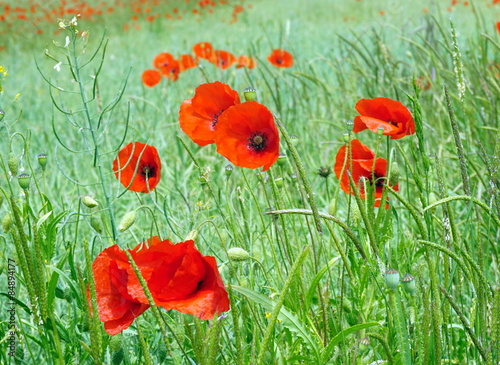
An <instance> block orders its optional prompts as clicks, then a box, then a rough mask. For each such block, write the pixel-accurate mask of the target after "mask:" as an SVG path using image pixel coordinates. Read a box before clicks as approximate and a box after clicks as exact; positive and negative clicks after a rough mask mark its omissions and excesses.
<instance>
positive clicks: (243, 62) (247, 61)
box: [236, 56, 257, 68]
mask: <svg viewBox="0 0 500 365" xmlns="http://www.w3.org/2000/svg"><path fill="white" fill-rule="evenodd" d="M256 64H257V63H256V62H255V58H253V57H250V56H238V57H237V58H236V68H241V67H246V68H254V67H255V66H256Z"/></svg>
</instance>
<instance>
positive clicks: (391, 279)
mask: <svg viewBox="0 0 500 365" xmlns="http://www.w3.org/2000/svg"><path fill="white" fill-rule="evenodd" d="M385 283H386V284H387V286H388V287H389V289H391V290H396V289H397V287H398V285H399V271H398V270H394V269H389V270H387V271H386V272H385Z"/></svg>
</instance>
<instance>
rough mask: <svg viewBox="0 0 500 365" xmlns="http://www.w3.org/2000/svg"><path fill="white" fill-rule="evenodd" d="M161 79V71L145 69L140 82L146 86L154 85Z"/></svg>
mask: <svg viewBox="0 0 500 365" xmlns="http://www.w3.org/2000/svg"><path fill="white" fill-rule="evenodd" d="M160 81H161V73H160V72H159V71H157V70H146V71H144V72H143V73H142V83H143V84H144V85H146V86H147V87H153V86H156V85H157V84H158V83H159V82H160Z"/></svg>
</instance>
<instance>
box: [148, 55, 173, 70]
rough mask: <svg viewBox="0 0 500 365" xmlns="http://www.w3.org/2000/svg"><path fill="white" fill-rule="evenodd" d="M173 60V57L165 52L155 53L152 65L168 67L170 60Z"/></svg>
mask: <svg viewBox="0 0 500 365" xmlns="http://www.w3.org/2000/svg"><path fill="white" fill-rule="evenodd" d="M173 61H175V57H174V56H173V55H172V54H170V53H167V52H162V53H159V54H158V55H156V57H155V58H154V59H153V67H154V68H156V69H158V70H161V69H163V68H165V67H168V66H169V65H170V63H171V62H173Z"/></svg>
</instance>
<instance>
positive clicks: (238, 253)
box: [227, 247, 250, 261]
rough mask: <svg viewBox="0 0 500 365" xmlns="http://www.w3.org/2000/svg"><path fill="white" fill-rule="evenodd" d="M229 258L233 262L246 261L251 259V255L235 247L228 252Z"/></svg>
mask: <svg viewBox="0 0 500 365" xmlns="http://www.w3.org/2000/svg"><path fill="white" fill-rule="evenodd" d="M227 257H228V258H229V260H231V261H245V260H248V259H249V258H250V254H249V253H248V252H247V251H245V250H244V249H242V248H240V247H233V248H230V249H229V250H227Z"/></svg>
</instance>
